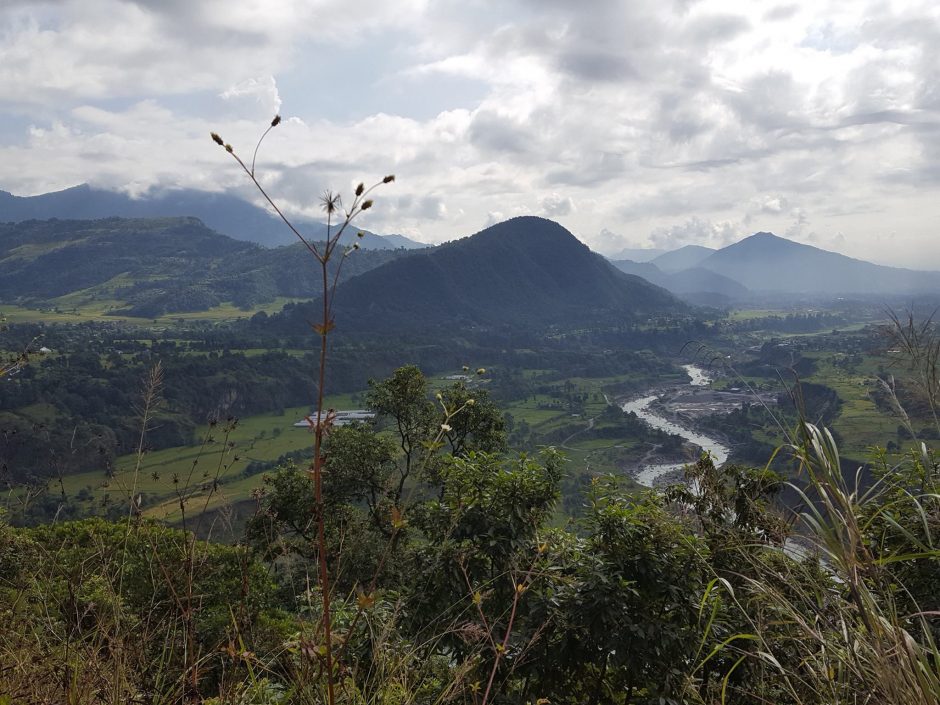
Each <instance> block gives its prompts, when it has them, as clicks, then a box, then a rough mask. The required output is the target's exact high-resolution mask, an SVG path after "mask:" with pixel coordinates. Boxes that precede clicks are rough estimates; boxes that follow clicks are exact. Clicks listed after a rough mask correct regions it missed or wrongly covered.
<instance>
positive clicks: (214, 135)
mask: <svg viewBox="0 0 940 705" xmlns="http://www.w3.org/2000/svg"><path fill="white" fill-rule="evenodd" d="M209 136H210V137H212V141H213V142H215V143H216V144H217V145H219V146H220V147H224V146H225V142H223V141H222V138H221V137H219V133H218V132H210V133H209Z"/></svg>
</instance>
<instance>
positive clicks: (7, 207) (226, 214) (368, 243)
mask: <svg viewBox="0 0 940 705" xmlns="http://www.w3.org/2000/svg"><path fill="white" fill-rule="evenodd" d="M114 216H117V217H122V218H166V217H178V216H191V217H195V218H199V219H200V220H201V221H202V222H203V223H205V224H206V225H207V226H208V227H209V228H211V229H213V230H216V231H218V232H220V233H225V234H226V235H228V236H229V237H233V238H235V239H236V240H246V241H248V242H254V243H257V244H259V245H264V246H265V247H276V246H279V245H291V244H293V243H295V242H297V238H296V236H295V235H294V234H293V233H291V232H290V231H289V230H288V229H287V227H286V226H285V225H284V223H283V222H282V221H281V219H280V218H278V217H277V216H276V215H275V214H273V213H271V212H269V211H267V210H265V209H264V208H259V207H258V206H255V205H253V204H251V203H248V202H247V201H244V200H242V199H241V198H238V197H236V196H231V195H229V194H224V193H212V192H209V191H198V190H194V189H173V190H168V191H162V192H157V193H151V194H148V195H146V196H143V197H141V198H131V197H130V196H127V195H125V194H123V193H118V192H116V191H107V190H104V189H97V188H92V187H91V186H89V185H88V184H82V185H80V186H75V187H73V188H68V189H65V190H63V191H55V192H52V193H44V194H41V195H38V196H14V195H13V194H11V193H7V192H6V191H0V222H19V221H23V220H46V219H49V218H59V219H62V220H98V219H101V218H110V217H114ZM292 222H294V225H295V226H296V227H297V228H298V229H300V230H301V232H303V233H304V234H305V236H308V239H310V240H314V241H320V240H324V239H326V225H325V224H324V223H321V222H317V221H315V220H311V219H309V218H303V217H300V218H293V219H292ZM363 232H364V236H363V237H362V238H359V239H358V242H359V245H360V247H364V248H367V249H382V250H384V249H397V248H399V247H403V248H405V249H416V248H421V247H426V245H424V244H422V243H420V242H415V241H414V240H410V239H408V238H407V237H405V236H403V235H376V234H375V233H370V232H368V231H363ZM356 233H357V229H355V228H354V229H350V230H349V231H348V232H347V233H346V234H344V236H343V237H344V238H345V239H346V241H348V242H349V243H351V242H353V241H354V240H355V239H356Z"/></svg>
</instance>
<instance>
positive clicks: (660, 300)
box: [294, 216, 685, 335]
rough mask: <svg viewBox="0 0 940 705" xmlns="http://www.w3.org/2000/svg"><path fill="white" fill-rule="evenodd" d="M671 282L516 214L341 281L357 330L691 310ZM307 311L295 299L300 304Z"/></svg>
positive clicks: (340, 294)
mask: <svg viewBox="0 0 940 705" xmlns="http://www.w3.org/2000/svg"><path fill="white" fill-rule="evenodd" d="M684 310H685V305H684V304H682V303H681V302H679V301H678V300H677V299H675V298H674V297H673V296H672V295H671V294H669V292H667V291H665V290H664V289H661V288H659V287H656V286H654V285H652V284H650V283H649V282H647V281H645V280H643V279H641V278H640V277H636V276H631V275H629V274H625V273H623V272H620V271H618V270H617V269H616V268H615V267H613V266H612V265H611V264H610V263H609V262H607V261H606V260H605V259H604V258H603V257H601V256H600V255H598V254H595V253H593V252H591V251H590V250H589V249H588V247H587V246H586V245H584V244H583V243H581V242H579V241H578V240H577V239H576V238H575V237H574V235H572V234H571V233H570V232H568V231H567V230H565V229H564V228H563V227H562V226H560V225H558V224H557V223H554V222H552V221H550V220H545V219H544V218H537V217H533V216H526V217H520V218H513V219H511V220H508V221H505V222H503V223H499V224H497V225H494V226H492V227H490V228H487V229H486V230H483V231H482V232H479V233H477V234H476V235H472V236H470V237H467V238H463V239H461V240H456V241H454V242H450V243H447V244H445V245H441V246H440V247H437V248H435V249H433V250H428V251H427V252H418V253H415V254H412V255H409V256H407V257H403V258H400V259H398V260H396V261H393V262H389V263H388V264H385V265H383V266H381V267H377V268H376V269H373V270H371V271H369V272H366V273H365V274H362V275H361V276H358V277H355V278H354V279H350V280H348V281H346V282H345V283H344V284H342V285H340V287H339V290H338V291H337V298H336V311H337V314H336V315H337V318H338V319H340V318H341V319H342V320H343V325H344V326H345V327H347V329H349V328H354V329H359V330H370V331H371V330H377V331H378V330H383V331H402V330H421V329H426V328H428V327H432V326H453V330H454V334H455V335H458V334H459V331H460V327H461V326H467V325H469V326H473V325H501V324H513V325H534V326H550V325H560V326H564V327H566V328H570V327H572V326H580V325H585V324H589V323H595V322H603V323H606V324H612V323H616V322H617V321H628V320H635V319H636V318H637V317H642V316H646V315H649V314H656V313H667V312H676V311H684ZM294 315H295V316H297V317H299V318H309V315H308V312H307V311H306V310H303V309H302V308H300V307H298V309H297V310H296V311H295V313H294Z"/></svg>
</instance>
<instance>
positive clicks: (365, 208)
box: [360, 198, 372, 211]
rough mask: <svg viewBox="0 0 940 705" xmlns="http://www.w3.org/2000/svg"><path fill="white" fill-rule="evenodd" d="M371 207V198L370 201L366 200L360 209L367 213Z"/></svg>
mask: <svg viewBox="0 0 940 705" xmlns="http://www.w3.org/2000/svg"><path fill="white" fill-rule="evenodd" d="M371 207H372V199H371V198H370V199H369V200H366V201H363V202H362V205H361V206H360V209H361V210H364V211H367V210H369V209H370V208H371Z"/></svg>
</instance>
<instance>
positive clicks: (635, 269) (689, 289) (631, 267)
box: [612, 260, 750, 305]
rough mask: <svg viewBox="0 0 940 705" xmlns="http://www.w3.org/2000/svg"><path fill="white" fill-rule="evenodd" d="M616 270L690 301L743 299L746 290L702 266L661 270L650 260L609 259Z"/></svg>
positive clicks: (699, 302)
mask: <svg viewBox="0 0 940 705" xmlns="http://www.w3.org/2000/svg"><path fill="white" fill-rule="evenodd" d="M612 264H613V265H614V266H615V267H617V269H619V270H621V271H623V272H627V273H628V274H634V275H636V276H638V277H643V278H644V279H646V281H648V282H650V283H652V284H655V285H656V286H661V287H663V288H664V289H667V290H669V291H671V292H672V293H673V294H675V295H676V296H678V297H680V298H681V299H683V300H684V301H688V302H690V303H696V304H703V305H706V304H707V305H714V304H717V303H727V302H730V301H733V300H739V299H743V298H745V297H746V296H747V295H748V294H749V293H750V292H749V291H748V289H747V287H744V286H742V285H741V284H739V283H738V282H736V281H734V280H733V279H731V278H730V277H726V276H723V275H721V274H718V273H717V272H712V271H710V270H708V269H703V268H702V267H692V268H690V269H686V270H683V271H681V272H663V271H662V270H661V269H660V268H659V267H657V266H656V264H655V263H654V262H631V261H629V260H617V261H615V262H612Z"/></svg>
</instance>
